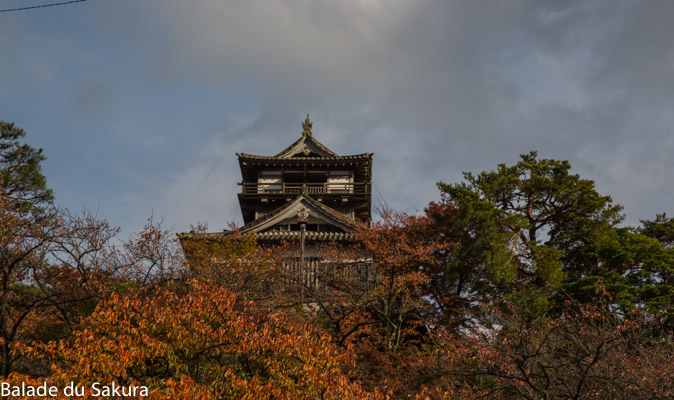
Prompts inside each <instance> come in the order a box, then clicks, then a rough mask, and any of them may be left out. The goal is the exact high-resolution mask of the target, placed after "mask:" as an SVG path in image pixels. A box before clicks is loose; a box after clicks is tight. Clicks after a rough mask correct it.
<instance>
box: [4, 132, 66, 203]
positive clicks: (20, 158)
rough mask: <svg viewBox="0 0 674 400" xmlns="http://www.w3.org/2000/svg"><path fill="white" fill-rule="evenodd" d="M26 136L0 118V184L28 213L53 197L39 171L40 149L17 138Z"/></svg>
mask: <svg viewBox="0 0 674 400" xmlns="http://www.w3.org/2000/svg"><path fill="white" fill-rule="evenodd" d="M25 135H26V132H24V131H23V130H22V129H20V128H18V127H16V126H15V125H14V124H12V123H7V122H4V121H0V187H2V190H3V192H4V194H5V195H6V196H7V197H8V198H10V199H12V200H13V201H14V202H15V207H17V208H18V209H21V210H22V211H24V212H28V211H31V210H33V209H34V208H35V207H37V208H38V209H39V208H42V207H44V206H46V205H48V204H51V202H52V201H53V199H54V196H53V193H52V191H51V190H50V189H48V188H47V183H46V179H45V177H44V175H43V174H42V167H41V165H40V163H41V162H42V161H44V160H45V156H44V155H43V154H42V149H34V148H33V147H31V146H29V145H27V144H22V143H21V142H20V141H19V139H22V138H23V137H24V136H25Z"/></svg>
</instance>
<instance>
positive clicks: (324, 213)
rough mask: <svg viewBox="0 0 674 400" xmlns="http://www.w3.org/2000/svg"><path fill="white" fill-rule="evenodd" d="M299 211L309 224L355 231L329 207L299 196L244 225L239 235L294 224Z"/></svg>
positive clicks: (341, 230)
mask: <svg viewBox="0 0 674 400" xmlns="http://www.w3.org/2000/svg"><path fill="white" fill-rule="evenodd" d="M300 211H305V212H306V213H308V215H309V223H316V224H322V225H329V226H330V227H331V228H332V229H333V230H335V231H340V232H351V231H353V230H354V229H355V226H354V225H353V224H352V223H350V222H348V221H347V220H346V219H342V218H339V217H338V215H337V214H338V212H337V211H334V210H329V207H327V206H325V205H322V204H320V203H318V202H317V201H315V200H314V199H312V198H310V197H308V196H305V195H300V196H298V197H297V198H296V199H295V200H293V201H291V202H289V203H287V204H286V205H284V206H282V207H280V208H279V209H277V210H275V211H273V212H271V213H269V214H268V215H266V216H264V217H261V218H258V219H256V220H254V221H252V222H250V223H248V224H246V225H245V226H244V227H243V228H242V229H241V233H261V232H265V231H267V230H269V229H271V228H273V227H275V226H279V225H287V224H296V223H297V222H296V221H297V214H298V213H299V212H300Z"/></svg>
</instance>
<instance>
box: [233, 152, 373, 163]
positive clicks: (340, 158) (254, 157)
mask: <svg viewBox="0 0 674 400" xmlns="http://www.w3.org/2000/svg"><path fill="white" fill-rule="evenodd" d="M373 154H374V153H363V154H354V155H351V156H337V157H292V158H281V157H278V156H258V155H255V154H246V153H236V155H237V156H238V157H239V159H249V160H274V161H280V160H283V161H343V160H365V159H370V158H372V155H373Z"/></svg>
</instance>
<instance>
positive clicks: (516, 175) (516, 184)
mask: <svg viewBox="0 0 674 400" xmlns="http://www.w3.org/2000/svg"><path fill="white" fill-rule="evenodd" d="M570 169H571V166H570V164H569V163H568V161H557V160H551V159H538V158H537V153H536V152H533V151H532V152H530V153H529V154H524V155H522V156H521V159H520V161H519V162H517V163H516V164H515V165H513V166H506V165H505V164H500V165H499V166H498V169H497V170H496V171H491V172H482V173H480V174H478V175H473V174H471V173H464V178H465V180H466V182H464V183H460V184H454V185H450V184H446V183H442V182H441V183H439V184H438V186H439V188H440V190H441V192H442V195H443V201H442V203H441V205H432V206H431V207H429V213H430V214H431V215H432V216H434V218H435V219H436V222H437V224H438V226H439V229H441V230H442V231H443V232H444V234H445V235H447V236H449V237H452V238H453V239H454V240H455V241H456V243H455V245H454V246H453V247H452V252H449V253H448V254H447V255H446V259H445V262H446V274H445V279H447V280H450V281H453V282H455V283H453V285H452V286H454V287H456V288H459V289H457V293H456V295H458V296H461V297H465V298H471V297H474V296H477V295H479V294H480V293H482V294H484V295H485V296H487V297H494V296H495V297H498V296H500V295H503V294H504V293H509V292H512V291H513V289H515V292H518V293H519V295H520V296H521V297H522V298H523V299H525V300H526V301H527V302H528V303H530V304H532V306H533V307H538V308H539V310H545V309H546V308H547V306H546V304H547V302H546V298H547V296H548V295H549V294H550V293H551V292H552V293H554V291H555V290H556V288H559V287H560V285H561V284H562V282H564V279H565V277H566V276H567V274H568V273H569V271H571V270H573V269H574V268H583V266H579V265H575V264H572V263H571V262H570V260H569V259H568V258H566V257H567V255H568V254H569V253H570V252H573V251H574V250H575V249H576V248H577V247H579V246H582V245H583V238H585V237H586V236H587V235H590V234H591V233H592V232H595V231H597V230H601V229H605V228H610V227H614V226H615V225H616V224H617V223H619V222H620V221H621V220H622V215H621V213H620V212H621V209H622V208H621V207H620V206H618V205H614V204H612V202H611V198H610V197H609V196H602V195H600V194H599V193H597V191H596V190H595V188H594V182H592V181H590V180H586V179H581V178H580V177H579V176H578V175H573V174H571V173H570V172H569V171H570ZM443 208H444V209H449V210H451V211H452V213H451V218H447V215H446V213H443V212H439V211H438V209H443Z"/></svg>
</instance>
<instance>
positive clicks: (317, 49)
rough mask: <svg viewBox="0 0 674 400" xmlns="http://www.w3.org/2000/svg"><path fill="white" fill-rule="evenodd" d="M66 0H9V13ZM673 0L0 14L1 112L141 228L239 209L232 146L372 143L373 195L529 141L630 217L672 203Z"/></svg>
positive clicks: (218, 222) (354, 149)
mask: <svg viewBox="0 0 674 400" xmlns="http://www.w3.org/2000/svg"><path fill="white" fill-rule="evenodd" d="M58 1H59V0H51V1H50V0H0V8H1V9H10V8H17V7H26V6H33V5H41V4H48V3H54V2H58ZM672 21H674V2H672V1H666V0H663V1H656V0H652V1H642V2H637V1H631V0H584V1H533V0H531V1H527V0H509V1H505V0H503V1H499V0H493V1H472V0H461V1H459V0H457V1H448V0H437V1H433V0H414V1H410V0H343V1H336V0H332V1H329V0H190V1H185V0H88V1H85V2H80V3H76V4H70V5H64V6H58V7H49V8H40V9H33V10H27V11H16V12H4V13H0V119H2V120H5V121H13V122H15V123H16V124H17V125H19V126H20V127H22V128H24V129H25V130H26V131H27V132H28V137H27V141H28V142H29V143H30V144H32V145H33V146H35V147H41V148H43V149H44V151H45V153H46V155H47V157H48V160H47V161H46V162H45V164H44V172H45V174H46V176H47V179H48V184H49V186H50V187H52V188H53V189H54V190H55V193H56V200H57V203H58V204H59V205H61V206H63V207H67V208H70V209H73V210H78V209H81V208H82V207H88V208H90V209H94V210H98V213H99V216H101V217H104V218H106V219H108V220H109V221H110V222H111V223H112V224H114V225H118V226H121V227H122V228H123V229H124V231H125V232H127V233H128V232H132V231H135V230H138V229H139V228H140V227H141V226H142V225H143V223H144V220H145V219H146V218H147V217H149V216H150V215H152V214H153V215H154V216H155V218H158V217H163V219H164V223H165V225H166V226H167V227H172V228H173V229H174V230H175V231H178V232H180V231H186V230H188V229H189V226H190V224H194V223H196V222H198V221H205V222H208V224H209V228H210V230H213V231H215V230H220V229H222V228H224V227H225V226H226V224H227V222H228V221H236V222H239V223H240V222H241V217H240V212H239V209H238V202H237V198H236V193H237V191H238V187H237V185H236V182H238V181H240V179H241V177H240V174H239V171H238V164H237V159H236V156H235V154H234V153H235V152H246V153H254V154H262V155H270V154H275V153H276V152H278V151H280V150H282V149H283V148H285V147H286V146H287V145H288V144H290V143H291V142H292V141H294V140H296V139H297V138H298V137H299V136H300V132H301V129H302V128H301V125H300V122H301V121H302V120H303V119H304V118H305V116H306V114H307V113H309V114H310V115H311V119H312V120H313V121H314V135H315V137H316V138H318V139H319V140H320V141H322V142H323V143H324V144H326V145H327V146H328V147H330V148H331V149H332V150H334V151H336V152H338V153H340V154H357V153H363V152H374V153H375V156H374V183H375V185H376V188H377V189H378V191H377V192H375V196H374V202H375V203H378V202H386V203H388V204H389V205H390V206H392V207H393V208H395V209H399V210H405V211H409V212H414V211H415V210H420V209H423V208H424V206H425V205H426V204H427V203H428V202H429V201H432V200H438V199H439V192H438V190H437V189H436V186H435V183H436V182H437V181H440V180H442V181H445V182H450V183H453V182H458V181H460V180H461V171H473V172H479V171H482V170H492V169H494V168H495V167H496V165H497V164H498V163H502V162H505V163H513V162H515V161H516V160H517V159H518V155H519V154H521V153H526V152H529V151H530V150H538V152H539V155H541V156H543V157H546V158H557V159H567V160H569V161H570V162H571V165H572V166H573V171H574V172H576V173H579V174H580V175H581V176H582V177H584V178H587V179H593V180H594V181H595V182H596V184H597V188H598V190H599V191H600V192H601V193H602V194H610V195H611V196H612V197H613V199H614V201H615V202H617V203H619V204H622V205H624V206H625V212H626V214H627V222H628V223H630V224H636V223H638V221H639V219H645V218H653V217H654V216H655V213H656V212H663V211H669V212H670V213H674V202H673V201H672V200H673V199H674V173H673V172H674V157H673V156H672V154H674V134H673V133H674V23H672Z"/></svg>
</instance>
